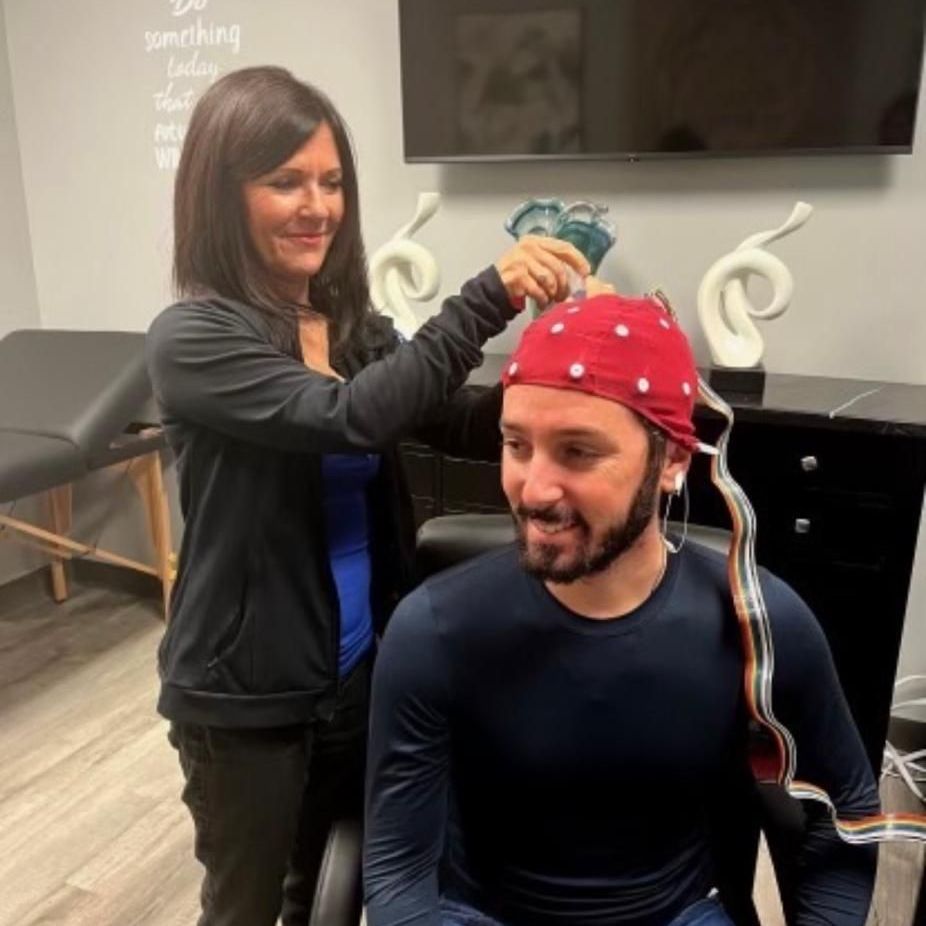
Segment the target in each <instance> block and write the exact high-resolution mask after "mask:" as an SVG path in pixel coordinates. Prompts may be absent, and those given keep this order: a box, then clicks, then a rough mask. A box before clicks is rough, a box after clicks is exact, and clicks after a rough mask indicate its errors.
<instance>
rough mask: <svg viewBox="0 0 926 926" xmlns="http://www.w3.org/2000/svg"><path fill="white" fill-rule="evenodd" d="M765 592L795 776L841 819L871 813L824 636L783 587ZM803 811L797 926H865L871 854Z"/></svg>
mask: <svg viewBox="0 0 926 926" xmlns="http://www.w3.org/2000/svg"><path fill="white" fill-rule="evenodd" d="M763 585H764V588H765V591H766V603H767V606H768V611H769V614H770V615H771V617H772V637H773V642H774V646H775V679H774V689H773V701H774V707H775V713H776V716H777V717H778V719H779V720H780V721H781V722H782V723H783V724H784V725H785V726H786V727H787V728H788V729H789V730H790V731H791V733H792V735H793V736H794V740H795V743H796V748H797V775H796V777H797V778H798V779H800V780H802V781H808V782H810V783H812V784H815V785H817V786H818V787H821V788H823V789H824V790H825V791H826V792H827V793H828V794H829V796H830V798H831V799H832V801H833V803H834V804H835V805H836V807H837V808H838V810H839V816H840V817H841V818H843V819H847V820H852V819H858V818H859V817H866V816H869V815H871V814H876V813H878V812H879V801H878V789H877V785H876V782H875V779H874V776H873V774H872V772H871V767H870V766H869V764H868V759H867V756H866V754H865V750H864V748H863V746H862V741H861V738H860V737H859V734H858V731H857V729H856V727H855V723H854V722H853V720H852V716H851V714H850V712H849V706H848V704H847V703H846V699H845V697H844V695H843V692H842V688H841V686H840V684H839V679H838V677H837V675H836V669H835V666H834V665H833V659H832V656H831V655H830V650H829V646H828V645H827V642H826V638H825V636H824V635H823V631H822V630H821V629H820V626H819V624H818V623H817V621H816V619H815V618H814V616H813V614H812V613H811V611H810V610H809V608H808V607H807V606H806V605H805V604H804V602H803V601H801V599H800V598H799V597H798V596H797V594H796V593H795V592H794V591H793V590H792V589H791V588H789V587H788V586H787V585H786V584H785V583H783V582H781V581H779V580H777V579H772V580H770V581H768V582H766V583H763ZM805 810H806V815H807V825H806V827H805V829H804V833H803V839H802V841H801V846H800V849H799V851H798V857H797V858H796V860H795V861H796V866H795V867H796V870H797V879H798V883H797V896H796V898H794V901H795V902H794V915H795V922H796V926H824V924H825V926H863V924H864V923H865V920H866V918H867V914H868V908H869V906H870V904H871V894H872V888H873V885H874V877H875V867H876V859H877V855H876V850H875V848H874V847H873V846H853V845H849V844H847V843H845V842H843V841H842V840H841V839H840V838H839V836H838V835H837V833H836V830H835V828H834V827H833V824H832V822H831V820H830V816H829V813H828V811H827V810H826V808H825V807H823V805H817V804H815V803H814V802H807V803H806V804H805Z"/></svg>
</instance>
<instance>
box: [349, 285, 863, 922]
mask: <svg viewBox="0 0 926 926" xmlns="http://www.w3.org/2000/svg"><path fill="white" fill-rule="evenodd" d="M503 383H504V385H505V396H504V406H503V411H502V422H501V429H502V436H503V444H504V447H503V456H502V482H503V486H504V490H505V494H506V496H507V498H508V501H509V502H510V504H511V508H512V512H513V514H514V518H515V522H516V526H517V534H518V543H517V546H516V547H510V548H505V549H501V550H498V551H495V552H492V553H489V554H487V555H485V556H482V557H479V558H477V559H474V560H471V561H469V562H467V563H464V564H462V565H461V566H458V567H457V568H455V569H453V570H451V571H448V572H446V573H443V574H441V575H439V576H436V577H434V578H433V579H431V580H430V581H428V582H427V583H425V584H424V585H423V586H422V587H420V588H419V589H417V590H416V591H415V592H414V593H413V594H411V595H410V596H409V597H408V598H406V599H405V600H404V602H402V603H401V605H400V606H399V608H398V610H397V611H396V612H395V615H394V616H393V618H392V622H391V624H390V626H389V629H388V631H387V633H386V634H385V638H384V640H383V644H382V648H381V651H380V653H379V657H378V662H377V665H376V670H375V681H374V691H373V715H372V721H371V723H372V728H371V740H370V755H369V780H368V802H367V837H366V838H367V844H366V850H365V872H364V873H365V885H366V886H365V891H366V901H367V917H368V922H369V923H370V926H394V924H404V926H407V924H428V926H447V924H453V926H457V924H461V926H493V924H504V926H545V924H551V926H552V924H567V923H568V924H570V926H578V924H595V926H619V924H627V926H667V924H670V923H671V924H673V926H678V924H683V923H684V924H698V926H708V924H728V923H729V922H730V919H729V918H728V915H727V913H725V912H724V910H723V907H722V905H721V902H720V899H718V898H717V897H716V896H715V891H714V888H715V887H716V884H717V882H716V874H715V871H714V869H713V855H712V852H713V848H714V847H712V844H711V836H710V821H711V808H712V807H717V806H719V805H720V804H722V802H723V801H724V799H725V798H726V796H727V793H726V789H727V787H728V786H729V785H730V783H731V782H734V781H737V780H741V779H742V776H743V775H744V774H748V771H747V769H748V766H747V758H746V740H747V712H746V708H745V704H744V700H745V699H744V696H743V690H744V685H743V675H744V658H743V644H742V642H741V639H740V633H739V629H738V625H737V622H736V618H735V614H734V608H733V603H732V599H731V593H730V585H729V581H728V578H727V570H726V561H725V559H724V557H723V556H721V555H719V554H717V553H715V552H712V551H709V550H707V549H705V548H702V547H699V546H698V545H696V544H694V543H687V544H684V545H683V546H682V548H681V549H680V550H678V551H677V552H676V549H675V546H674V545H672V544H671V543H670V542H668V541H667V540H666V538H665V537H664V536H663V533H662V531H661V529H660V527H661V525H660V521H659V516H658V510H659V503H660V498H661V493H663V492H667V493H668V492H677V491H679V490H680V488H681V486H682V483H683V480H684V475H685V473H686V470H687V468H688V464H689V462H690V455H691V453H692V452H694V451H697V450H698V449H699V448H702V445H700V444H699V443H698V441H697V439H696V437H695V433H694V427H693V424H692V410H693V402H694V394H695V393H696V391H697V373H696V370H695V366H694V361H693V358H692V355H691V350H690V347H689V345H688V342H687V340H686V339H685V336H684V334H683V333H682V332H681V331H680V329H679V328H678V326H677V325H676V323H675V322H674V320H673V319H672V318H671V316H670V315H669V314H668V313H667V312H666V311H665V310H664V308H663V307H662V305H661V304H660V303H658V302H656V301H655V300H649V299H641V300H631V299H624V298H622V297H618V296H614V295H600V296H596V297H594V298H591V299H588V300H586V301H584V302H580V303H576V304H574V305H569V304H565V305H562V306H558V307H556V308H554V309H552V310H550V311H549V312H547V313H546V314H545V315H543V316H541V318H539V319H538V320H537V321H535V322H534V323H533V324H532V325H531V326H530V327H529V328H528V329H527V331H526V332H525V334H524V336H523V338H522V340H521V342H520V345H519V346H518V349H517V350H516V351H515V353H514V355H513V357H512V360H511V362H510V364H509V365H508V367H507V369H506V372H505V374H504V376H503ZM762 587H763V591H764V596H765V601H766V605H767V610H768V612H769V615H770V621H771V627H772V637H773V643H774V647H775V667H776V672H775V676H774V688H773V703H774V708H775V713H776V716H777V718H778V720H779V721H781V722H782V723H783V724H784V725H785V726H786V727H788V729H789V730H790V731H791V733H792V734H793V736H794V739H795V740H796V743H797V761H798V775H799V777H800V778H802V779H805V780H808V781H811V782H814V783H816V784H817V785H819V786H821V787H823V788H824V789H825V790H826V791H827V792H828V793H829V794H830V796H831V797H832V799H833V800H834V802H835V804H836V806H837V807H838V808H839V811H840V815H841V816H843V817H847V818H853V817H856V818H857V817H860V816H867V815H869V814H872V813H876V812H877V809H878V796H877V790H876V787H875V782H874V779H873V776H872V774H871V770H870V768H869V766H868V762H867V760H866V757H865V753H864V751H863V748H862V745H861V742H860V739H859V737H858V734H857V732H856V730H855V728H854V726H853V723H852V720H851V718H850V715H849V712H848V708H847V706H846V703H845V700H844V698H843V695H842V692H841V690H840V687H839V682H838V680H837V678H836V675H835V671H834V667H833V663H832V660H831V657H830V654H829V651H828V649H827V644H826V641H825V638H824V636H823V634H822V632H821V630H820V628H819V626H818V625H817V623H816V621H815V619H814V617H813V615H812V614H811V613H810V612H809V610H808V608H807V607H806V605H805V604H804V603H803V602H802V601H801V600H800V599H799V598H798V596H797V595H796V594H795V593H794V592H793V591H792V590H791V589H790V588H789V587H788V586H787V585H785V584H784V583H783V582H782V581H780V580H779V579H777V578H775V577H774V576H772V575H770V574H768V573H765V572H763V573H762ZM798 856H799V857H798V862H799V864H798V866H797V868H798V871H799V884H798V885H797V888H796V889H797V892H798V897H797V902H796V904H795V909H796V911H797V913H796V921H797V923H798V924H801V926H810V924H824V923H825V924H834V926H835V924H839V926H849V924H854V926H855V924H857V926H862V924H863V923H864V922H865V917H866V913H867V910H868V906H869V901H870V896H871V888H872V881H873V874H874V855H873V850H872V849H870V848H859V847H856V846H851V845H846V844H844V843H842V842H841V841H840V840H839V838H838V836H837V835H836V833H835V830H834V828H833V826H832V824H831V822H830V820H829V818H828V817H827V816H826V815H825V814H816V815H815V816H813V817H812V819H811V823H810V825H808V827H807V828H806V831H805V832H804V833H803V836H802V844H801V845H800V846H799V848H798Z"/></svg>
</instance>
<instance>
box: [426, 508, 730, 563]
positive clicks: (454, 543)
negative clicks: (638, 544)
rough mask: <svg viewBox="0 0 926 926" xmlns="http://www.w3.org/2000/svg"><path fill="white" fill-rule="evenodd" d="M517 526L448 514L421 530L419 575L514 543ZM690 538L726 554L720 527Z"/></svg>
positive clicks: (697, 530)
mask: <svg viewBox="0 0 926 926" xmlns="http://www.w3.org/2000/svg"><path fill="white" fill-rule="evenodd" d="M684 531H685V528H684V527H683V525H681V524H678V523H676V522H674V521H670V522H669V533H670V534H674V535H676V536H680V535H681V534H682V533H683V532H684ZM514 538H515V534H514V524H513V522H512V520H511V515H508V514H448V515H441V516H439V517H436V518H430V519H429V520H427V521H425V522H424V524H422V525H421V527H420V528H419V529H418V544H417V552H416V559H417V564H418V573H419V576H420V577H421V578H427V577H428V576H430V575H433V574H434V573H435V572H440V571H441V570H442V569H448V568H449V567H450V566H454V565H456V564H457V563H462V562H463V561H464V560H467V559H470V558H471V557H473V556H479V555H480V554H481V553H488V552H489V550H494V549H496V548H497V547H501V546H504V545H505V544H508V543H513V542H514ZM687 538H688V539H689V540H692V541H694V542H696V543H701V544H703V545H704V546H708V547H711V548H712V549H714V550H718V551H719V552H721V553H726V552H727V550H728V549H729V547H730V539H731V535H730V532H729V531H726V530H723V529H722V528H719V527H706V526H704V525H701V524H689V525H688V527H687Z"/></svg>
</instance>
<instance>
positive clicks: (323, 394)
mask: <svg viewBox="0 0 926 926" xmlns="http://www.w3.org/2000/svg"><path fill="white" fill-rule="evenodd" d="M512 315H513V310H512V308H511V305H510V303H509V300H508V297H507V294H506V292H505V289H504V287H503V286H502V284H501V280H500V279H499V277H498V273H497V272H496V271H495V270H494V269H493V268H489V269H488V270H486V271H484V272H483V273H482V274H480V275H479V276H478V277H476V278H475V279H474V280H472V281H470V282H469V283H467V284H466V285H465V286H464V287H463V291H462V293H461V295H459V296H456V297H453V298H451V299H448V300H447V301H446V302H445V303H444V305H443V307H442V309H441V311H440V312H439V313H438V314H437V315H436V316H434V317H433V318H431V319H430V320H429V321H428V322H426V323H425V324H424V325H423V326H422V327H421V329H420V330H419V331H418V333H417V334H416V335H415V337H414V338H412V339H411V340H410V341H409V342H408V343H405V344H399V342H398V339H397V337H396V335H395V333H394V332H393V330H392V328H391V325H388V324H387V323H386V321H385V320H384V319H383V318H382V317H381V316H376V315H372V314H371V315H370V317H369V321H368V323H367V326H366V330H365V331H364V332H362V336H361V337H358V339H357V342H358V345H359V346H358V347H356V348H355V349H354V350H353V351H351V352H348V355H347V357H346V359H345V361H344V362H343V364H342V367H343V369H342V370H340V371H339V372H342V373H343V374H344V375H345V376H346V377H347V382H344V383H341V382H339V381H337V380H335V379H333V378H331V377H327V376H323V375H322V374H320V373H316V372H314V371H312V370H310V369H308V368H307V367H306V366H305V365H304V364H303V363H301V362H299V360H297V359H295V358H293V357H289V356H287V355H286V354H283V353H281V352H280V351H278V350H276V349H275V348H274V347H272V346H271V344H270V342H269V333H268V330H267V325H266V322H265V321H264V319H263V316H262V315H261V314H260V313H259V312H258V311H256V310H254V309H253V308H251V307H249V306H247V305H244V304H242V303H239V302H235V301H232V300H229V299H223V298H217V297H216V298H210V299H204V300H201V301H196V302H183V303H179V304H177V305H174V306H171V307H170V308H168V309H166V310H165V311H164V312H162V313H161V314H160V315H159V316H158V317H157V318H156V319H155V320H154V322H153V323H152V325H151V328H150V329H149V331H148V338H147V343H146V354H147V362H148V369H149V372H150V375H151V380H152V383H153V386H154V394H155V398H156V399H157V402H158V405H159V407H160V410H161V415H162V420H163V423H164V426H165V430H166V434H167V439H168V441H169V443H170V445H171V447H172V449H173V450H174V453H175V454H176V458H177V471H178V478H179V483H180V504H181V509H182V511H183V516H184V520H185V528H184V535H183V543H182V546H181V551H180V562H179V571H178V576H177V582H176V584H175V586H174V590H173V596H172V600H171V619H170V623H169V625H168V628H167V632H166V633H165V635H164V639H163V641H162V643H161V647H160V650H159V656H158V662H159V669H160V673H161V682H162V684H161V696H160V700H159V703H158V709H159V710H160V712H161V713H162V714H163V715H164V716H166V717H168V718H170V719H172V720H182V721H187V722H193V723H203V724H212V725H217V726H227V727H262V726H282V725H286V724H293V723H303V722H307V721H309V720H311V719H313V718H314V717H325V716H327V715H328V714H329V712H330V710H331V705H332V701H333V696H334V694H335V691H336V686H337V665H338V648H339V643H340V626H339V613H338V604H337V591H336V588H335V584H334V579H333V576H332V574H331V568H330V565H329V559H328V551H327V547H326V540H325V530H324V512H323V508H322V481H321V457H320V455H321V454H324V453H336V452H349V451H351V450H355V451H358V452H366V451H370V452H373V451H375V452H379V453H381V454H382V455H383V460H382V465H381V467H380V471H379V475H378V476H377V478H376V479H375V480H374V481H373V483H372V484H371V486H370V490H369V496H370V497H369V501H370V520H371V559H372V570H373V576H372V599H373V607H374V619H375V621H376V623H377V630H378V631H382V629H383V627H384V625H385V621H386V619H387V618H388V615H389V612H390V611H391V609H392V607H393V606H394V605H395V603H396V602H397V601H398V599H399V598H400V597H401V596H402V595H403V594H404V593H405V592H406V591H408V590H409V589H410V587H411V585H412V583H413V575H412V565H411V564H412V553H413V543H414V524H413V519H412V512H411V503H410V498H409V495H408V490H407V488H406V485H405V480H404V477H403V474H402V469H401V464H400V462H399V458H398V453H397V449H396V444H397V442H398V441H399V440H400V439H401V438H403V437H408V436H411V435H413V434H414V435H415V436H416V437H417V438H418V439H424V440H426V441H428V442H429V443H432V444H434V445H435V446H437V447H438V448H439V449H442V450H445V451H447V452H450V453H455V454H460V455H469V456H478V457H481V458H488V459H491V458H493V456H495V457H496V458H497V454H498V445H499V434H498V416H499V409H500V397H501V393H500V390H499V389H497V388H496V389H493V390H488V391H485V390H482V391H476V390H471V389H467V388H460V387H461V386H463V384H464V382H465V380H466V378H467V376H468V374H469V373H470V371H471V370H472V369H473V368H474V367H476V366H478V365H479V363H481V361H482V351H481V347H482V345H483V344H484V343H485V341H486V340H488V338H490V337H492V336H493V335H496V334H498V333H500V332H501V331H502V330H503V329H504V327H505V324H506V323H507V321H508V320H509V319H510V318H511V317H512Z"/></svg>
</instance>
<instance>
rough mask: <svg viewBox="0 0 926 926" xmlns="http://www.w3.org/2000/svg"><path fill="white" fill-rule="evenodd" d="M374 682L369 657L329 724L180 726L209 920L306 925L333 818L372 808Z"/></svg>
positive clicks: (207, 924) (176, 731)
mask: <svg viewBox="0 0 926 926" xmlns="http://www.w3.org/2000/svg"><path fill="white" fill-rule="evenodd" d="M369 689H370V666H369V662H368V661H365V662H364V663H363V664H362V665H360V666H358V667H357V668H356V669H354V670H353V672H351V674H350V675H349V676H348V677H347V678H346V679H345V681H344V683H343V685H342V688H341V692H340V695H339V698H338V704H337V708H336V710H335V713H334V715H333V717H332V719H331V721H330V722H328V723H321V722H319V723H317V724H312V725H310V726H295V727H282V728H275V729H263V730H231V729H224V728H220V727H206V726H199V725H195V724H185V723H174V724H172V725H171V730H170V734H169V738H170V741H171V743H172V744H173V745H174V746H175V747H176V748H177V750H178V751H179V753H180V765H181V767H182V769H183V774H184V777H185V779H186V786H185V787H184V789H183V801H184V803H185V804H186V805H187V806H188V807H189V809H190V813H191V814H192V816H193V824H194V827H195V831H196V843H195V852H196V857H197V858H198V859H199V861H200V862H202V864H203V866H204V867H205V869H206V874H205V877H204V879H203V885H202V891H201V902H202V911H203V912H202V915H201V916H200V918H199V926H274V924H275V923H276V921H277V917H281V918H282V922H283V926H306V924H307V922H308V918H309V913H310V911H311V908H312V900H313V898H314V896H315V882H316V879H317V875H318V869H319V866H320V863H321V859H322V855H323V853H324V849H325V844H326V841H327V837H328V830H329V828H330V825H331V822H332V821H333V820H334V819H336V818H338V817H341V816H345V815H351V814H353V815H357V816H359V815H360V813H361V812H362V808H363V772H364V760H365V756H366V735H367V713H368V702H369Z"/></svg>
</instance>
